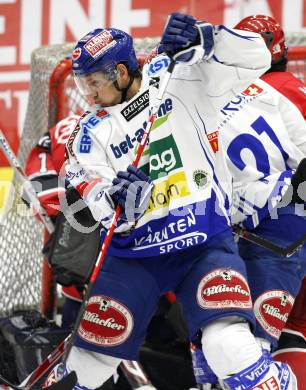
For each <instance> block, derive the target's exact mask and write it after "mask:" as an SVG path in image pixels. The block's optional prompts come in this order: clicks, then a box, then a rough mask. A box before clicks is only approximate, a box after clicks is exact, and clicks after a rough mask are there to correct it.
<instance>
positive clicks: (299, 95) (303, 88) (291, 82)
mask: <svg viewBox="0 0 306 390" xmlns="http://www.w3.org/2000/svg"><path fill="white" fill-rule="evenodd" d="M261 78H262V79H263V80H264V81H265V82H266V83H268V84H270V85H271V86H272V87H273V88H275V89H277V90H278V91H279V92H280V93H282V94H283V95H284V96H286V97H287V98H288V99H289V100H290V101H291V102H292V103H293V104H295V105H296V107H297V108H298V109H299V110H300V111H301V113H302V115H303V117H304V118H305V119H306V85H305V84H304V83H303V82H302V81H301V80H300V79H298V78H297V77H295V76H294V75H293V74H292V73H290V72H269V73H266V74H264V75H263V76H261Z"/></svg>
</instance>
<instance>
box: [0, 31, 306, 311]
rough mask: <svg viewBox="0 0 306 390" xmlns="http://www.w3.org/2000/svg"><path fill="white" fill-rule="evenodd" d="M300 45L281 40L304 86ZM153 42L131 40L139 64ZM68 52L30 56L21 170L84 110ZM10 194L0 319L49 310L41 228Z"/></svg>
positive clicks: (51, 49)
mask: <svg viewBox="0 0 306 390" xmlns="http://www.w3.org/2000/svg"><path fill="white" fill-rule="evenodd" d="M301 39H302V38H301V34H299V33H297V34H290V35H288V37H287V40H288V42H289V44H290V50H289V53H290V56H289V59H290V60H289V70H290V71H292V72H293V73H294V74H295V75H296V76H298V77H300V78H301V79H302V80H304V81H305V80H306V46H301V44H302V45H306V42H303V41H302V40H301ZM157 42H158V39H154V38H147V39H135V47H136V52H137V54H138V56H139V58H140V59H143V58H144V57H145V55H147V54H148V53H150V52H151V50H152V49H153V47H155V45H156V43H157ZM294 45H299V46H294ZM72 48H73V45H72V44H61V45H52V46H44V47H41V48H38V49H37V50H35V51H34V52H33V53H32V58H31V82H30V90H29V98H28V106H27V112H26V119H25V125H24V130H23V134H22V139H21V143H20V150H19V154H18V157H19V159H20V161H21V163H22V164H24V162H25V160H26V158H27V156H28V154H29V152H30V150H31V148H32V147H33V146H34V145H35V144H36V142H37V140H38V138H39V137H40V135H42V134H43V133H45V132H46V131H47V130H48V129H49V128H50V127H52V126H53V125H55V124H56V123H57V122H58V121H59V120H60V119H63V118H64V117H65V116H67V115H69V114H75V113H81V112H83V111H84V110H85V109H86V103H85V102H84V100H83V99H82V97H81V96H80V94H79V93H78V91H77V89H76V88H75V85H74V82H73V80H72V78H71V61H70V59H69V55H70V53H71V52H72ZM13 188H14V189H15V191H14V197H13V202H12V205H11V207H10V209H9V210H8V212H7V213H6V215H5V218H4V219H2V220H1V221H0V270H1V273H0V297H1V298H0V317H1V316H4V315H7V314H10V313H11V312H13V311H15V310H19V309H30V308H39V307H40V306H41V303H42V302H43V303H45V304H46V306H48V305H49V306H50V302H49V303H48V300H52V294H51V293H50V290H51V289H52V288H53V286H52V282H51V283H50V279H51V280H52V278H50V275H51V271H50V270H49V268H48V265H47V262H46V261H44V260H43V258H42V254H41V250H42V247H43V242H44V231H43V228H42V225H41V224H40V223H38V222H37V220H36V218H35V217H33V216H32V215H31V214H30V213H29V212H28V211H27V210H26V209H25V206H24V205H23V203H22V201H21V199H20V185H19V183H18V179H17V178H16V177H14V179H13ZM43 264H44V266H43ZM43 268H44V274H45V275H47V277H46V278H43V280H44V281H45V280H47V282H42V269H43ZM48 281H49V282H48ZM46 302H47V303H46ZM44 310H45V309H44V308H43V309H42V311H43V312H44ZM44 314H45V313H44Z"/></svg>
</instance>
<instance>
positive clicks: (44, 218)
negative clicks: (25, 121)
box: [0, 130, 54, 234]
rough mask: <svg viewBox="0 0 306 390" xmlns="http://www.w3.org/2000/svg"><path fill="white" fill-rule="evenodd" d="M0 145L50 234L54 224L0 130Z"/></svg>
mask: <svg viewBox="0 0 306 390" xmlns="http://www.w3.org/2000/svg"><path fill="white" fill-rule="evenodd" d="M0 147H1V149H2V151H3V153H4V155H5V157H6V158H7V159H8V161H9V163H10V165H11V166H12V167H13V168H14V170H15V172H16V174H17V176H18V178H19V180H20V181H21V183H22V184H23V189H24V191H25V192H26V194H27V196H28V197H29V200H30V202H31V203H32V204H33V207H34V209H35V211H36V212H37V213H38V215H39V217H40V219H41V221H42V223H43V224H44V226H45V228H46V229H47V230H48V232H49V233H50V234H51V233H53V232H54V225H53V223H52V221H51V219H50V218H49V216H48V215H47V214H46V213H45V211H44V209H43V208H42V206H41V204H40V202H39V200H38V199H37V195H36V191H35V189H34V187H33V185H32V183H31V182H30V180H28V179H27V177H26V175H25V173H24V171H23V169H22V166H21V164H20V162H19V161H18V158H17V157H16V156H15V154H14V152H13V150H12V149H11V147H10V144H9V143H8V141H7V139H6V138H5V136H4V134H3V132H2V131H1V130H0Z"/></svg>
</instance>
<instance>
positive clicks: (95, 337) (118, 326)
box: [78, 295, 134, 347]
mask: <svg viewBox="0 0 306 390" xmlns="http://www.w3.org/2000/svg"><path fill="white" fill-rule="evenodd" d="M133 326H134V320H133V316H132V314H131V313H130V311H129V310H128V308H127V307H125V306H124V305H123V304H121V303H120V302H118V301H115V300H114V299H112V298H109V297H106V296H103V295H95V296H93V297H91V298H90V299H89V302H88V305H87V307H86V311H85V313H84V316H83V319H82V321H81V324H80V327H79V330H78V335H79V336H80V337H81V338H82V339H83V340H85V341H87V342H89V343H91V344H95V345H101V346H104V347H113V346H116V345H119V344H122V343H124V342H125V341H126V340H127V339H128V337H129V336H130V334H131V332H132V329H133Z"/></svg>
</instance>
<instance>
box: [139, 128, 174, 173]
mask: <svg viewBox="0 0 306 390" xmlns="http://www.w3.org/2000/svg"><path fill="white" fill-rule="evenodd" d="M149 156H150V157H149V164H147V165H146V166H145V167H143V168H144V170H145V172H148V171H149V173H150V177H151V179H152V180H156V179H157V178H159V177H163V176H167V175H168V174H169V172H171V171H173V170H174V169H177V168H181V167H182V160H181V156H180V154H179V151H178V147H177V145H176V143H175V141H174V138H173V136H172V135H171V134H170V135H169V136H168V137H165V138H162V139H160V140H158V141H153V142H150V149H149Z"/></svg>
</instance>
